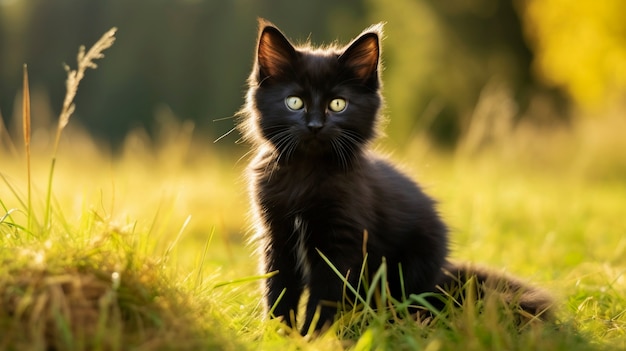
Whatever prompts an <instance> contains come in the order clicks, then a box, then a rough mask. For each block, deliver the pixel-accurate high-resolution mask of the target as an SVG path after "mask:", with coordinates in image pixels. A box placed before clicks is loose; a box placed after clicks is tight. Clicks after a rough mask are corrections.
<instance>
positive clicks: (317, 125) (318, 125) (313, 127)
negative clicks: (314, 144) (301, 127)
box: [306, 120, 324, 133]
mask: <svg viewBox="0 0 626 351" xmlns="http://www.w3.org/2000/svg"><path fill="white" fill-rule="evenodd" d="M306 126H307V128H309V130H310V131H311V132H313V133H317V132H319V130H320V129H322V127H323V126H324V124H322V122H321V121H319V120H312V121H309V123H308V124H307V125H306Z"/></svg>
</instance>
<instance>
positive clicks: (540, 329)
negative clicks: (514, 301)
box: [0, 111, 626, 351]
mask: <svg viewBox="0 0 626 351" xmlns="http://www.w3.org/2000/svg"><path fill="white" fill-rule="evenodd" d="M621 112H623V111H621ZM159 120H160V121H161V125H160V127H161V130H162V131H161V132H160V133H159V135H158V136H157V138H156V139H155V141H149V140H148V138H147V137H146V136H145V134H144V133H142V132H141V131H137V132H135V133H132V134H131V135H129V136H128V138H127V140H126V142H125V144H124V145H123V148H122V153H121V154H120V155H118V156H115V157H113V156H111V155H109V154H107V153H106V152H105V151H103V150H106V147H103V146H102V145H98V144H97V143H96V142H94V141H93V140H92V139H91V138H89V137H88V136H87V135H85V134H84V133H82V132H80V130H78V129H73V128H72V124H71V123H70V125H69V127H68V130H66V131H64V134H63V136H62V138H61V139H60V142H59V144H58V149H57V147H56V146H55V143H54V142H53V140H55V139H54V135H55V134H54V130H47V129H45V128H44V129H39V130H37V126H36V125H33V126H30V125H29V127H31V128H29V129H32V131H34V132H33V133H32V135H33V137H32V140H30V143H29V145H28V147H25V146H24V145H22V142H18V140H20V139H21V138H20V137H19V136H16V135H13V136H12V138H11V140H12V142H9V141H8V136H7V133H6V132H5V131H0V132H1V133H0V138H2V139H1V140H0V141H2V143H0V160H1V168H0V241H1V244H0V261H1V262H2V263H1V265H0V304H1V305H0V350H85V349H88V350H164V349H165V350H167V349H172V350H205V349H206V350H210V349H226V350H228V349H232V350H240V349H261V350H274V349H282V350H300V349H306V350H309V349H310V350H315V349H324V350H336V349H352V350H370V349H380V350H413V349H423V350H428V351H436V350H459V349H463V350H581V351H582V350H604V349H606V350H615V349H626V277H625V274H624V273H625V271H626V220H625V217H624V216H625V213H626V181H625V180H626V151H625V150H626V139H625V138H623V136H622V134H623V131H624V130H626V121H625V120H624V118H623V113H620V111H616V112H610V111H609V112H606V115H605V116H603V117H602V118H596V119H593V118H583V117H581V118H580V119H578V120H575V121H574V122H573V123H572V124H571V125H570V126H567V127H559V128H551V129H549V130H542V129H539V128H533V127H529V126H524V125H520V126H518V127H516V128H514V129H512V130H511V131H509V132H507V133H506V134H502V135H499V137H498V138H497V140H494V141H493V142H492V143H490V144H487V145H485V146H484V147H481V148H478V147H471V148H470V147H462V148H460V149H459V151H458V152H455V153H451V152H443V151H440V150H438V149H437V148H435V147H433V146H432V145H431V144H430V143H429V142H428V141H427V139H426V138H423V137H416V138H415V139H414V140H413V141H412V142H411V143H409V144H408V145H397V144H394V141H393V140H392V139H385V140H382V141H381V143H380V145H379V146H378V148H380V149H381V150H382V151H390V152H392V156H391V157H392V158H393V159H394V160H396V161H397V162H398V163H399V164H400V165H402V167H403V168H404V169H405V170H406V172H407V173H409V174H411V175H412V176H413V177H414V178H415V179H418V180H419V181H420V183H421V184H422V185H423V186H424V187H425V188H426V190H427V192H428V193H430V194H431V195H433V196H434V197H435V198H437V199H438V200H439V208H440V211H441V213H442V215H443V217H444V218H445V219H446V220H447V222H448V223H449V225H450V227H451V228H452V234H451V235H452V241H453V244H452V252H453V258H454V259H456V260H466V261H471V262H475V263H477V264H481V265H485V266H490V267H494V269H497V270H502V271H506V272H508V273H511V274H514V275H517V276H520V277H523V278H524V279H526V280H528V281H529V282H531V283H532V284H534V285H537V286H541V287H544V288H545V289H546V290H547V291H549V292H550V293H551V294H552V295H553V296H554V297H555V299H556V301H557V305H558V306H557V317H558V321H557V322H556V323H546V324H532V325H527V326H524V327H523V328H522V329H521V330H519V328H517V327H516V326H515V325H513V323H512V322H511V321H510V319H509V318H507V317H508V315H507V311H506V310H503V309H500V308H495V307H490V305H489V303H488V302H486V303H485V305H484V306H483V307H484V308H483V312H482V313H477V312H476V310H477V308H473V307H471V306H470V307H467V308H465V309H461V310H458V311H453V312H450V314H449V315H445V316H442V317H441V318H435V320H434V321H433V322H432V323H418V322H415V321H411V320H409V319H397V318H395V315H394V314H393V311H389V310H381V311H378V312H373V311H370V310H359V311H354V312H348V313H345V314H344V315H342V316H341V319H340V320H339V321H338V322H337V323H336V324H335V325H334V326H333V328H332V329H331V330H330V331H328V332H327V333H325V334H323V335H321V336H320V337H318V338H314V339H310V338H304V337H301V336H299V335H297V334H295V333H291V332H289V331H286V330H283V328H281V326H280V324H278V323H277V322H276V321H271V320H266V319H265V318H264V316H263V311H262V308H261V302H260V301H261V294H260V290H259V284H260V282H261V280H262V279H263V277H259V276H258V272H257V266H256V262H257V258H256V257H255V256H254V252H253V247H251V246H250V245H246V238H247V235H246V233H247V231H248V227H249V224H250V222H249V220H248V217H247V216H248V204H247V198H246V194H245V180H244V179H243V178H242V173H243V169H244V168H245V164H246V157H245V153H246V152H247V149H246V147H245V146H234V147H233V148H232V150H231V151H230V152H228V153H226V152H223V151H221V150H220V147H221V146H220V145H219V144H218V145H217V146H216V145H214V144H213V143H212V141H211V140H209V139H207V138H204V137H202V136H199V135H194V133H193V126H192V125H190V124H189V123H179V122H176V120H175V119H174V118H173V117H172V116H169V115H168V114H167V112H163V115H162V116H160V117H159ZM234 139H235V138H234V137H233V138H231V139H230V140H229V139H228V138H227V139H225V140H223V141H222V142H221V143H222V145H223V144H224V143H233V142H234ZM53 160H54V161H53ZM27 165H29V167H27ZM53 167H54V168H53ZM28 168H30V171H28V170H27V169H28ZM52 168H53V170H51V169H52ZM48 194H50V195H48ZM396 307H397V308H398V309H401V307H402V306H401V305H398V306H396ZM390 320H393V321H394V323H388V321H390Z"/></svg>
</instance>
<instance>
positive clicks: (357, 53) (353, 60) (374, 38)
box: [339, 24, 382, 81]
mask: <svg viewBox="0 0 626 351" xmlns="http://www.w3.org/2000/svg"><path fill="white" fill-rule="evenodd" d="M381 28H382V25H381V24H378V25H375V26H373V27H370V28H368V29H366V30H365V32H363V34H361V35H360V36H359V37H358V38H356V39H355V40H354V41H353V42H352V43H351V44H350V45H349V46H348V48H347V49H345V50H344V52H343V54H341V56H340V57H339V61H340V62H341V63H342V64H344V65H345V66H347V67H348V68H350V69H352V71H353V72H354V73H355V74H356V75H357V77H359V78H360V79H362V80H363V81H366V80H368V79H370V78H373V77H374V76H376V77H377V74H378V61H379V57H380V38H379V37H380V35H381V33H382V30H381Z"/></svg>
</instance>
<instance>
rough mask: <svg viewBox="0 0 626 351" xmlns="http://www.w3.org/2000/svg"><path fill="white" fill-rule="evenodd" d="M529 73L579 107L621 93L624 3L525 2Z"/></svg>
mask: <svg viewBox="0 0 626 351" xmlns="http://www.w3.org/2000/svg"><path fill="white" fill-rule="evenodd" d="M523 14H524V19H525V22H526V23H525V27H526V31H527V35H528V37H529V39H530V40H531V42H532V44H533V45H534V47H535V48H534V51H535V54H536V59H535V63H534V65H535V70H536V72H537V73H538V74H539V75H540V77H542V79H544V80H545V81H546V82H547V83H549V84H552V85H555V86H560V87H562V88H564V89H565V90H566V91H567V92H568V93H569V94H570V95H571V96H572V97H573V98H574V99H575V100H576V102H578V103H579V104H581V105H582V106H585V107H593V106H599V105H602V104H605V103H610V102H611V101H613V100H614V99H617V98H619V97H620V96H622V97H623V96H624V93H626V21H624V14H626V2H624V1H622V0H602V1H596V0H579V1H570V0H526V1H525V2H524V6H523Z"/></svg>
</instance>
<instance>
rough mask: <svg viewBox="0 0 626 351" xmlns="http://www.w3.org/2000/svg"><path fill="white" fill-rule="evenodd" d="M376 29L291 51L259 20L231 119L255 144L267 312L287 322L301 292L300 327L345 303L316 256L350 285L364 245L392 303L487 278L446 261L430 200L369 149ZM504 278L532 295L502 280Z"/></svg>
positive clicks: (534, 304)
mask: <svg viewBox="0 0 626 351" xmlns="http://www.w3.org/2000/svg"><path fill="white" fill-rule="evenodd" d="M381 31H382V26H381V25H375V26H372V27H370V28H368V29H366V30H365V31H364V32H363V33H362V34H361V35H360V36H359V37H358V38H357V39H355V40H354V41H352V42H351V43H350V44H349V45H347V46H346V47H343V48H339V47H335V46H331V47H327V48H323V49H315V48H311V47H308V46H305V47H294V46H293V45H292V44H291V43H290V42H289V41H288V40H287V39H286V38H285V36H283V35H282V34H281V32H280V31H279V30H278V29H277V28H276V27H274V26H272V25H271V24H269V23H267V22H264V21H261V29H260V34H259V41H258V47H257V58H256V63H255V64H254V68H253V70H252V74H251V75H250V78H249V90H248V95H247V104H246V106H245V107H244V109H243V114H244V115H245V117H246V118H245V120H244V122H243V123H242V126H243V128H244V133H245V135H246V137H247V139H248V140H249V141H251V142H253V143H254V144H256V146H257V150H256V157H254V159H253V161H252V162H251V165H250V168H249V177H250V193H251V198H252V204H253V211H254V215H255V217H256V231H257V235H256V237H255V240H257V241H258V242H259V244H260V248H261V250H262V258H263V261H262V264H263V269H264V271H265V272H267V273H269V272H277V273H276V274H275V275H274V276H272V277H271V278H268V279H267V281H266V283H265V284H266V286H265V298H266V301H265V303H266V307H267V308H268V310H269V309H271V308H274V310H273V316H275V317H282V318H283V319H284V322H285V323H287V324H288V325H293V323H295V316H297V315H298V304H299V301H300V297H301V295H302V293H303V291H304V289H308V290H309V299H308V302H307V305H306V313H305V317H304V322H303V324H302V331H303V332H306V331H307V330H308V329H309V327H310V326H311V323H312V321H313V318H314V316H315V313H316V310H317V309H319V321H318V323H317V324H316V325H315V326H314V328H315V329H317V330H319V329H320V328H322V327H323V326H325V325H328V324H329V323H330V322H332V321H333V318H334V316H335V314H336V313H337V309H338V306H339V305H338V302H340V301H342V300H343V298H344V283H343V282H342V280H341V279H340V278H339V277H338V276H337V274H336V273H335V272H333V270H332V269H331V267H330V266H329V265H328V264H327V263H326V262H325V261H324V260H323V258H322V256H321V255H320V253H321V254H323V255H324V256H325V257H327V258H328V259H329V260H330V262H332V264H333V266H334V267H335V268H336V269H337V270H339V272H341V274H343V275H344V276H346V277H347V280H348V282H349V283H350V284H352V286H354V287H356V286H357V285H358V282H359V275H360V272H361V266H362V264H363V259H364V255H363V252H364V250H363V248H364V247H365V249H366V250H367V266H368V267H369V268H368V269H369V272H367V273H368V274H369V276H370V277H371V276H373V273H374V272H376V270H378V268H379V267H380V264H381V262H382V261H383V259H385V260H386V263H387V266H388V273H387V274H388V276H387V280H388V288H389V291H390V292H391V294H392V296H394V297H395V298H397V299H401V298H402V296H409V294H419V293H423V292H436V291H438V288H437V286H442V287H443V286H445V287H446V289H455V288H458V286H460V285H462V284H463V282H465V281H466V278H467V276H476V277H477V280H478V282H479V283H480V284H482V285H481V286H483V288H481V289H484V284H485V283H486V281H487V277H488V276H489V274H487V273H482V272H472V271H470V270H468V269H465V268H460V267H457V266H454V265H452V264H450V263H448V261H447V258H446V257H447V254H448V231H447V229H446V226H445V224H444V223H443V222H442V220H441V219H440V217H439V215H438V214H437V211H436V210H435V207H434V201H433V200H432V199H431V198H429V197H428V196H427V195H426V194H424V193H423V192H422V190H421V189H420V187H419V186H418V185H417V184H416V183H415V182H413V181H412V180H411V179H410V178H409V177H407V176H406V175H404V174H402V173H401V172H400V171H398V170H397V169H396V168H395V167H394V166H393V165H392V164H390V163H389V162H388V161H387V160H385V159H384V158H381V157H379V156H377V155H375V154H372V153H371V152H370V151H368V145H369V143H370V142H371V141H372V140H373V139H374V137H375V136H376V131H377V122H378V119H379V110H380V107H381V105H382V97H381V94H380V90H381V82H380V77H379V75H380V62H379V58H380V44H379V38H380V36H381V34H382V32H381ZM365 232H367V233H368V235H367V240H365V237H366V236H364V233H365ZM399 267H401V270H402V271H401V272H400V269H399ZM401 276H402V277H401ZM457 277H458V278H457ZM496 280H505V278H498V279H496ZM506 285H507V287H510V288H511V289H512V290H514V291H516V292H519V293H520V294H525V293H526V290H528V292H529V293H532V290H530V289H526V288H525V287H524V286H523V285H522V284H520V283H517V282H515V281H513V280H506ZM481 291H482V290H481ZM281 295H282V296H281ZM526 295H528V296H530V295H529V294H526ZM520 301H521V302H520V304H521V305H522V308H523V309H526V310H529V311H531V312H532V313H540V312H541V311H543V310H544V309H546V308H547V307H548V304H549V300H548V299H546V298H543V297H539V298H530V297H529V298H524V297H521V298H520ZM433 303H436V301H433Z"/></svg>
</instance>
